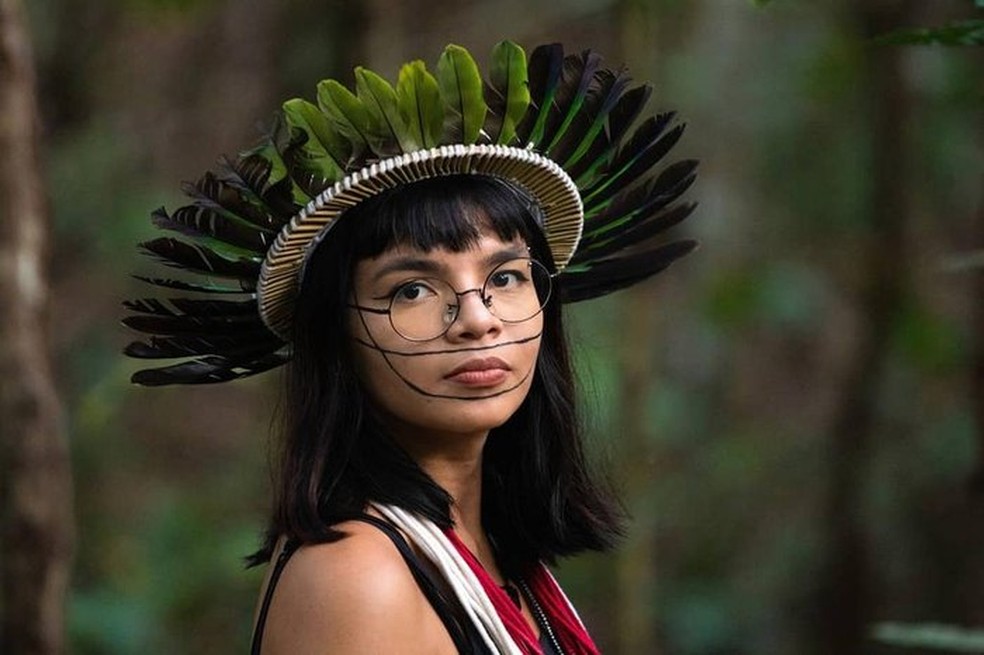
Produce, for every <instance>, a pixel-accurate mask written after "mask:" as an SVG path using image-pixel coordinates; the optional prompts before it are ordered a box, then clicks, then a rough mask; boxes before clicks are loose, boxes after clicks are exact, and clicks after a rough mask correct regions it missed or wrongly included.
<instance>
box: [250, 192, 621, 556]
mask: <svg viewBox="0 0 984 655" xmlns="http://www.w3.org/2000/svg"><path fill="white" fill-rule="evenodd" d="M538 217H539V209H538V208H537V207H536V206H535V205H534V204H533V203H532V201H531V200H530V199H529V197H528V196H527V195H526V194H525V192H523V191H521V190H520V189H518V188H517V187H515V186H514V185H512V184H510V183H507V182H504V181H502V180H499V179H495V178H491V177H483V176H476V175H459V176H451V177H441V178H435V179H430V180H423V181H420V182H416V183H413V184H409V185H405V186H402V187H400V188H397V189H394V190H391V191H388V192H385V193H383V194H382V195H379V196H376V197H374V198H372V199H369V200H366V201H365V202H363V203H361V204H359V205H357V206H356V207H354V208H352V209H350V210H348V211H347V212H346V213H345V214H344V215H343V216H342V217H341V218H340V219H339V220H338V221H337V223H336V225H334V226H333V227H332V228H331V231H330V232H329V234H328V235H327V237H326V238H325V239H324V240H323V242H322V243H321V244H319V245H318V247H317V250H316V252H315V253H314V254H313V256H312V257H311V259H310V261H309V263H308V266H307V269H306V271H305V273H304V279H303V282H302V285H301V289H300V293H299V297H298V299H297V303H296V310H295V317H294V334H293V342H292V348H293V353H292V356H293V357H292V360H291V362H290V363H289V365H288V368H287V372H286V377H285V385H284V394H283V398H282V403H281V419H282V421H281V423H282V425H281V429H282V435H281V436H282V444H281V449H282V450H281V453H280V461H279V477H278V479H277V480H276V481H275V485H276V495H275V502H274V507H273V513H272V518H271V520H270V524H269V526H268V531H267V535H266V539H265V543H264V545H263V547H262V548H261V550H260V551H259V552H257V553H256V554H255V555H253V556H252V557H251V559H250V561H251V563H253V564H256V563H260V562H262V561H265V560H266V559H268V558H269V557H270V554H271V552H272V549H273V545H274V543H275V541H276V539H277V538H278V536H279V535H283V534H286V535H288V536H290V537H293V538H295V539H298V540H300V541H301V542H305V543H310V542H323V541H332V540H334V539H337V538H339V537H340V534H339V533H338V532H337V531H335V530H333V529H332V525H333V524H335V523H337V522H339V521H341V520H343V519H344V518H345V517H346V516H351V515H353V514H357V513H361V512H363V511H364V510H365V507H366V504H367V503H368V502H370V501H372V502H378V503H387V504H391V505H395V506H398V507H401V508H403V509H405V510H408V511H410V512H414V513H416V514H418V515H420V516H423V517H426V518H427V519H430V520H431V521H433V522H434V523H435V524H437V525H438V526H440V527H442V528H445V527H449V526H451V524H452V520H451V514H450V507H451V503H452V502H453V501H452V499H451V497H450V496H449V495H448V493H447V492H446V491H445V490H444V489H442V488H441V487H440V486H438V485H437V484H436V483H435V482H434V480H433V479H431V478H430V477H429V476H428V475H427V474H426V473H425V472H424V471H423V469H421V468H420V467H419V466H418V465H417V464H416V462H415V461H414V460H413V459H412V458H411V457H410V456H409V455H408V454H407V453H406V452H405V451H404V450H403V449H402V448H400V447H399V446H398V445H397V443H396V442H395V441H394V440H393V439H391V438H390V435H388V434H387V431H386V429H385V428H384V427H383V425H382V424H381V423H380V422H379V420H378V419H377V418H376V413H375V412H374V411H373V410H372V407H371V401H370V399H369V397H368V396H367V394H366V392H365V390H364V389H363V388H362V385H361V384H360V382H359V380H358V378H357V376H356V373H355V368H354V366H353V360H352V342H351V339H350V335H349V334H348V327H347V325H348V321H347V320H346V311H347V309H346V303H347V301H348V298H349V294H350V292H351V284H352V275H353V271H354V268H355V265H356V263H357V262H358V261H360V260H362V259H365V258H371V257H374V256H377V255H379V254H381V253H382V252H384V251H385V250H387V249H388V248H390V247H393V246H395V245H407V246H412V247H415V248H419V249H421V250H424V251H428V250H431V249H434V248H446V249H448V250H451V251H453V252H460V251H462V250H465V249H467V248H469V247H470V246H472V245H473V244H474V243H476V242H477V240H478V239H479V237H480V236H481V234H482V233H483V231H491V232H493V233H494V234H496V235H497V236H498V237H499V238H500V239H502V240H504V241H510V240H512V239H514V238H516V237H517V236H518V237H520V238H522V239H523V240H525V242H526V244H527V246H529V248H530V252H531V256H533V257H534V258H535V259H538V260H539V261H541V262H542V263H543V264H545V265H546V266H547V267H548V269H551V270H553V269H554V262H553V259H552V257H551V255H550V250H549V248H548V247H547V243H546V239H545V238H544V235H543V232H542V230H541V229H540V227H539V226H538V224H537V220H538ZM555 285H556V282H555ZM558 296H559V293H558V292H557V290H556V289H555V290H554V293H553V294H552V298H551V300H550V301H549V302H548V303H547V305H546V307H545V308H544V327H543V337H542V341H541V346H540V351H539V355H538V359H537V362H536V372H535V375H534V379H533V382H532V385H531V388H530V390H529V393H528V395H527V397H526V399H525V400H524V402H523V403H522V404H521V406H520V407H519V409H518V410H517V411H516V413H515V414H514V415H513V416H512V417H511V418H510V419H509V420H508V421H507V422H506V423H504V424H503V425H502V426H500V427H498V428H495V429H493V430H492V431H491V432H490V434H489V437H488V441H487V442H486V445H485V451H484V455H483V490H482V498H483V501H482V514H483V517H482V518H483V523H484V526H485V528H486V530H487V531H488V532H489V534H490V535H491V537H492V540H493V542H494V544H495V547H496V550H497V551H498V552H497V556H498V557H500V558H501V559H502V560H503V561H502V565H504V566H505V565H512V566H523V565H526V564H529V563H530V562H533V561H536V560H545V561H548V562H549V561H554V560H555V559H556V558H557V557H558V556H567V555H571V554H573V553H577V552H580V551H583V550H588V549H590V550H603V549H606V548H608V547H610V546H611V545H612V544H613V542H614V541H615V540H616V538H617V537H618V536H619V535H620V533H621V530H620V526H621V520H622V513H621V510H620V507H619V505H618V504H617V502H616V501H615V499H614V497H613V496H612V495H611V493H610V491H609V490H608V487H607V486H606V485H603V484H599V481H598V480H597V479H596V477H595V475H594V474H593V473H592V472H591V471H590V470H589V467H588V465H587V462H586V460H585V453H584V448H583V444H582V438H581V430H580V424H579V420H578V412H577V411H576V410H577V406H576V405H577V402H576V395H575V385H574V378H573V373H572V368H571V362H570V358H569V355H568V348H567V342H566V337H565V334H564V329H563V324H562V320H561V308H560V303H559V301H558Z"/></svg>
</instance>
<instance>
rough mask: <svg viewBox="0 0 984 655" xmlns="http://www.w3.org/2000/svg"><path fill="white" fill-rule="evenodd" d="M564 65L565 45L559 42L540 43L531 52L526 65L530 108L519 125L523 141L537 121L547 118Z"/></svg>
mask: <svg viewBox="0 0 984 655" xmlns="http://www.w3.org/2000/svg"><path fill="white" fill-rule="evenodd" d="M563 68H564V48H563V46H561V45H560V44H559V43H551V44H549V45H541V46H539V47H538V48H536V49H535V50H534V51H533V54H531V55H530V58H529V63H528V64H527V66H526V71H527V78H528V80H529V85H530V108H529V109H528V110H527V112H526V117H525V118H524V119H523V120H522V121H521V122H520V124H519V127H518V128H517V129H516V136H517V137H518V139H519V143H520V144H523V145H525V144H528V143H529V142H530V139H531V138H532V137H533V130H534V128H535V127H536V126H537V123H538V122H539V121H541V120H543V121H545V120H546V118H547V116H548V113H549V111H550V107H551V105H552V104H553V94H554V93H556V91H557V84H558V82H559V81H560V75H561V72H562V71H563Z"/></svg>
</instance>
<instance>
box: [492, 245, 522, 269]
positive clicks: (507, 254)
mask: <svg viewBox="0 0 984 655" xmlns="http://www.w3.org/2000/svg"><path fill="white" fill-rule="evenodd" d="M529 256H530V253H529V249H528V248H527V247H526V246H520V245H515V246H510V247H508V248H503V249H502V250H497V251H496V252H494V253H492V254H491V255H489V256H488V257H486V258H485V263H486V265H488V266H495V265H497V264H501V263H502V262H507V261H509V260H510V259H521V258H524V257H529Z"/></svg>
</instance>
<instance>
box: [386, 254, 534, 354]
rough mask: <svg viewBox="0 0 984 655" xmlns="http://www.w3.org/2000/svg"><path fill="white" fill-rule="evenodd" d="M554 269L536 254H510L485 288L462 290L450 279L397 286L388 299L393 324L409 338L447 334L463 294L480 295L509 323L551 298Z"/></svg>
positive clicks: (530, 313)
mask: <svg viewBox="0 0 984 655" xmlns="http://www.w3.org/2000/svg"><path fill="white" fill-rule="evenodd" d="M550 290H551V281H550V273H549V272H548V271H547V269H546V267H544V266H543V264H541V263H539V262H538V261H536V260H533V259H525V258H521V259H512V260H509V261H507V262H503V263H502V264H499V265H498V266H496V267H495V269H493V270H492V272H491V273H489V275H488V277H487V278H485V283H484V285H483V286H482V289H481V290H478V289H470V290H467V291H464V292H458V291H456V290H455V289H454V287H452V286H451V284H450V283H448V282H447V281H446V280H442V279H440V278H419V279H416V280H411V281H409V282H407V283H406V284H404V285H402V286H401V287H400V288H399V289H397V291H396V293H395V294H393V297H392V298H391V300H390V308H389V316H390V321H391V322H392V324H393V329H394V330H396V331H397V333H399V334H400V335H401V336H403V337H404V338H406V339H411V340H415V341H425V340H429V339H436V338H437V337H439V336H441V335H442V334H444V333H445V332H446V331H447V330H448V328H449V327H450V326H451V324H452V323H454V321H455V319H456V318H457V317H458V310H459V306H460V303H461V300H460V297H461V296H462V295H465V294H467V293H470V292H478V293H480V294H481V299H482V302H483V304H484V305H485V306H486V307H487V308H488V310H489V311H490V312H491V313H492V314H494V315H495V316H497V317H498V318H499V319H500V320H502V321H504V322H506V323H520V322H522V321H527V320H529V319H531V318H533V317H534V316H536V315H537V314H538V313H540V311H541V310H542V309H543V306H544V305H545V304H546V302H547V300H549V298H550Z"/></svg>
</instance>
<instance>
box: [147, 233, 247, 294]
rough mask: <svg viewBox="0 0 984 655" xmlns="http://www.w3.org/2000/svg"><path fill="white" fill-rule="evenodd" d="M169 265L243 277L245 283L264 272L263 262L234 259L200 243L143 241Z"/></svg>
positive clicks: (148, 250) (149, 249)
mask: <svg viewBox="0 0 984 655" xmlns="http://www.w3.org/2000/svg"><path fill="white" fill-rule="evenodd" d="M140 247H141V248H143V249H144V250H145V251H146V252H148V253H150V254H151V255H154V256H155V257H157V258H158V259H160V260H161V261H163V262H164V263H165V264H167V265H168V266H173V267H177V268H184V269H187V270H189V271H194V272H196V273H203V274H205V275H215V276H217V277H232V278H239V279H240V280H241V281H242V283H243V284H246V283H247V281H248V280H252V281H253V284H255V281H256V280H257V278H259V275H260V262H259V261H257V260H252V259H237V260H230V259H226V258H225V257H222V256H221V255H219V254H218V253H216V252H215V251H213V250H212V249H210V248H207V247H206V246H203V245H200V244H190V243H185V242H184V241H179V240H177V239H172V238H169V237H160V238H157V239H154V240H152V241H146V242H144V243H141V244H140Z"/></svg>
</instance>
